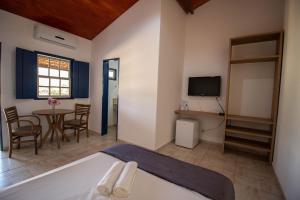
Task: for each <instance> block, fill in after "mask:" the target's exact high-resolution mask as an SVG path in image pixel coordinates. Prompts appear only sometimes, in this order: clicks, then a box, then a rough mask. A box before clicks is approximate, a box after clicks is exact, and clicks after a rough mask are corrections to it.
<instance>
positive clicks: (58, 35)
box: [34, 24, 78, 49]
mask: <svg viewBox="0 0 300 200" xmlns="http://www.w3.org/2000/svg"><path fill="white" fill-rule="evenodd" d="M34 38H36V39H38V40H43V41H46V42H50V43H53V44H58V45H60V46H64V47H67V48H71V49H76V47H77V45H78V40H77V38H75V37H74V36H73V35H71V34H69V33H66V32H63V31H60V30H58V29H54V28H51V27H48V26H44V25H40V24H37V25H35V26H34Z"/></svg>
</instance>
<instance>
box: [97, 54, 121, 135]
mask: <svg viewBox="0 0 300 200" xmlns="http://www.w3.org/2000/svg"><path fill="white" fill-rule="evenodd" d="M110 60H115V61H118V72H117V80H118V101H119V84H120V82H119V81H120V80H119V77H120V58H111V59H104V60H103V64H102V66H103V71H102V72H103V73H102V80H103V82H102V85H103V88H102V89H103V90H102V114H101V115H102V118H101V119H102V120H101V135H106V134H107V131H108V97H109V90H108V88H109V78H108V72H109V61H110ZM118 119H119V102H118V106H117V127H116V129H117V130H116V140H117V138H118V127H119V124H118Z"/></svg>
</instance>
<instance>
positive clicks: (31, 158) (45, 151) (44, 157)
mask: <svg viewBox="0 0 300 200" xmlns="http://www.w3.org/2000/svg"><path fill="white" fill-rule="evenodd" d="M111 132H113V131H111ZM70 136H71V137H70V139H71V141H70V142H64V143H61V148H60V149H58V148H57V146H56V142H53V143H50V142H48V141H47V143H46V144H44V145H43V147H42V148H41V149H39V152H38V155H34V147H33V144H30V143H28V144H24V145H23V146H21V149H14V150H13V154H12V159H9V158H8V153H7V152H1V151H0V188H3V187H6V186H8V185H12V184H14V183H17V182H20V181H22V180H25V179H28V178H30V177H33V176H36V175H38V174H41V173H44V172H46V171H49V170H51V169H54V168H57V167H59V166H62V165H65V164H68V163H70V162H73V161H75V160H78V159H80V158H83V157H86V156H88V155H91V154H94V153H96V152H98V151H100V150H102V149H103V148H105V147H108V146H111V145H113V144H116V140H115V138H116V137H115V134H114V133H109V134H108V135H106V136H103V137H101V136H99V135H98V134H95V133H90V137H89V138H87V137H86V136H85V134H82V135H81V137H80V143H77V142H76V140H75V137H74V138H73V136H72V134H71V135H70Z"/></svg>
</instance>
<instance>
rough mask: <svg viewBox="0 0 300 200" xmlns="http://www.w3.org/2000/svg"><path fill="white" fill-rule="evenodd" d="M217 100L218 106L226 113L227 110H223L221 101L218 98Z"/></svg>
mask: <svg viewBox="0 0 300 200" xmlns="http://www.w3.org/2000/svg"><path fill="white" fill-rule="evenodd" d="M216 100H217V102H218V104H219V106H220V108H221V110H222V112H223V113H225V110H224V109H223V106H222V104H221V103H220V99H219V98H218V97H216Z"/></svg>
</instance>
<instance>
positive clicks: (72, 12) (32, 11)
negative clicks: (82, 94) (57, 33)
mask: <svg viewBox="0 0 300 200" xmlns="http://www.w3.org/2000/svg"><path fill="white" fill-rule="evenodd" d="M137 1H138V0H61V1H58V0H0V9H3V10H6V11H8V12H11V13H14V14H17V15H20V16H23V17H26V18H29V19H32V20H34V21H37V22H40V23H43V24H46V25H48V26H52V27H55V28H57V29H61V30H64V31H66V32H69V33H73V34H75V35H78V36H81V37H84V38H86V39H89V40H91V39H93V38H94V37H95V36H97V35H98V34H99V33H100V32H101V31H103V30H104V29H105V28H106V27H107V26H109V25H110V24H111V23H112V22H113V21H114V20H115V19H117V18H118V17H119V16H120V15H121V14H122V13H124V12H125V11H126V10H128V9H129V8H130V7H131V6H132V5H133V4H135V3H136V2H137ZM149 1H150V0H149ZM177 1H178V3H179V4H180V5H181V7H182V8H183V9H184V11H185V12H186V13H193V11H194V10H195V9H196V8H198V7H199V6H201V5H202V4H204V3H206V2H207V1H209V0H177Z"/></svg>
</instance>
